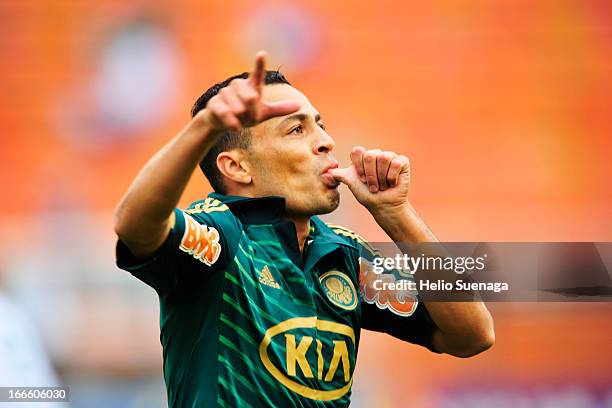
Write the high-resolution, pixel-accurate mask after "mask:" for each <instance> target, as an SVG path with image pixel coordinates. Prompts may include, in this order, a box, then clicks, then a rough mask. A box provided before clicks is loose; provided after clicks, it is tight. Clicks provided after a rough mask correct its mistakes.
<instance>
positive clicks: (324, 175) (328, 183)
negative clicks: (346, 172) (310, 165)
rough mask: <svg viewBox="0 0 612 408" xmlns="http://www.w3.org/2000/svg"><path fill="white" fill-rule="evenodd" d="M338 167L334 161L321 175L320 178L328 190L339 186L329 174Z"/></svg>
mask: <svg viewBox="0 0 612 408" xmlns="http://www.w3.org/2000/svg"><path fill="white" fill-rule="evenodd" d="M338 166H339V164H338V162H337V161H335V160H334V161H333V162H332V163H331V164H330V165H329V166H327V167H325V169H324V170H323V172H322V173H321V178H322V179H323V182H324V183H325V185H326V186H327V187H328V188H336V187H338V185H339V184H340V183H339V182H338V181H337V180H336V179H335V178H334V176H332V174H331V172H330V170H332V169H337V168H338Z"/></svg>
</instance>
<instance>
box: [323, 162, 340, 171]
mask: <svg viewBox="0 0 612 408" xmlns="http://www.w3.org/2000/svg"><path fill="white" fill-rule="evenodd" d="M339 166H340V165H339V164H338V162H337V161H335V160H334V161H333V162H331V164H330V165H329V166H327V167H325V168H324V169H323V174H325V173H327V172H329V171H330V170H331V169H337V168H338V167H339Z"/></svg>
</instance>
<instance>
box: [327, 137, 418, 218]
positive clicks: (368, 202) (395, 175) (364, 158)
mask: <svg viewBox="0 0 612 408" xmlns="http://www.w3.org/2000/svg"><path fill="white" fill-rule="evenodd" d="M351 162H352V164H351V165H350V166H349V167H346V168H343V169H333V170H330V172H331V174H332V176H333V177H334V178H335V179H336V180H338V181H339V182H341V183H344V184H346V185H347V186H348V187H349V189H350V190H351V192H352V193H353V195H354V196H355V198H356V199H357V201H359V202H360V203H361V204H362V205H364V206H365V207H366V208H368V209H369V210H371V211H372V210H374V209H383V208H391V207H399V206H402V205H404V204H406V203H407V201H408V188H409V186H410V161H409V160H408V158H407V157H406V156H402V155H398V154H397V153H394V152H387V151H381V150H379V149H374V150H366V149H364V148H363V147H361V146H357V147H354V148H353V150H352V151H351Z"/></svg>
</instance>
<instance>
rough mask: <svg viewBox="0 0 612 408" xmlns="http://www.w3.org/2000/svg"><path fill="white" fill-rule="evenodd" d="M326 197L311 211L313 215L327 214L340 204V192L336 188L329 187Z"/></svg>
mask: <svg viewBox="0 0 612 408" xmlns="http://www.w3.org/2000/svg"><path fill="white" fill-rule="evenodd" d="M326 198H327V202H326V203H324V204H321V205H320V207H319V208H317V209H316V211H314V212H313V215H321V214H329V213H330V212H332V211H334V210H336V208H338V206H339V205H340V193H339V192H338V189H330V190H329V192H328V194H327V196H326Z"/></svg>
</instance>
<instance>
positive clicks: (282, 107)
mask: <svg viewBox="0 0 612 408" xmlns="http://www.w3.org/2000/svg"><path fill="white" fill-rule="evenodd" d="M301 107H302V106H301V105H300V104H299V102H294V101H284V102H275V103H262V104H261V117H260V119H259V121H260V122H263V121H264V120H268V119H270V118H274V117H276V116H285V115H289V114H290V113H293V112H296V111H298V110H300V108H301Z"/></svg>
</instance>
